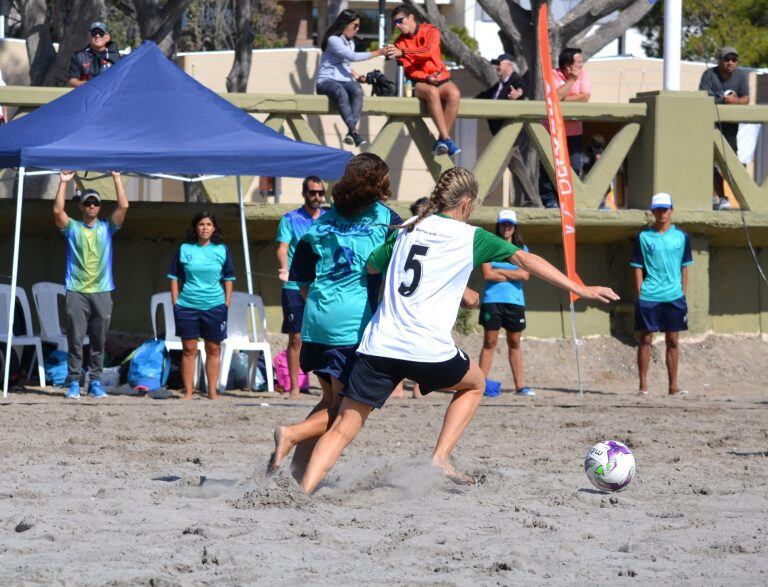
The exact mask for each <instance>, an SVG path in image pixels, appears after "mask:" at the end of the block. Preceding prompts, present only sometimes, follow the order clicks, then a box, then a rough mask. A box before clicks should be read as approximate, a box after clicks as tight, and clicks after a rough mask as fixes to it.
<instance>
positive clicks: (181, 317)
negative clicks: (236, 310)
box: [173, 304, 229, 342]
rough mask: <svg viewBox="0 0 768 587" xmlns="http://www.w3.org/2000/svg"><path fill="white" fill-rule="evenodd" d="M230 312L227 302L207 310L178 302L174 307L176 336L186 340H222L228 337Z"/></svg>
mask: <svg viewBox="0 0 768 587" xmlns="http://www.w3.org/2000/svg"><path fill="white" fill-rule="evenodd" d="M228 314H229V309H228V308H227V304H221V305H220V306H214V307H213V308H209V309H207V310H196V309H194V308H185V307H184V306H179V305H178V304H176V305H175V306H174V307H173V321H174V322H175V323H176V336H178V337H179V338H181V339H186V340H193V339H194V340H197V339H198V338H202V339H203V340H208V341H210V342H221V341H222V340H224V339H225V338H227V316H228Z"/></svg>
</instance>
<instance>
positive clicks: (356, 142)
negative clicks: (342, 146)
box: [351, 132, 368, 147]
mask: <svg viewBox="0 0 768 587" xmlns="http://www.w3.org/2000/svg"><path fill="white" fill-rule="evenodd" d="M351 134H352V141H353V143H354V145H355V147H362V146H363V145H367V144H368V141H366V140H365V139H364V138H363V137H361V136H360V135H359V134H358V133H356V132H353V133H351Z"/></svg>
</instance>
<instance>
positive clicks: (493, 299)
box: [483, 246, 528, 306]
mask: <svg viewBox="0 0 768 587" xmlns="http://www.w3.org/2000/svg"><path fill="white" fill-rule="evenodd" d="M523 250H524V251H525V252H526V253H527V252H528V247H526V246H523ZM491 268H492V269H507V270H508V271H514V270H516V269H520V267H518V266H517V265H515V264H514V263H507V262H505V261H502V262H498V261H494V262H492V263H491ZM483 303H484V304H517V305H518V306H525V294H524V293H523V282H522V281H486V282H485V289H484V290H483Z"/></svg>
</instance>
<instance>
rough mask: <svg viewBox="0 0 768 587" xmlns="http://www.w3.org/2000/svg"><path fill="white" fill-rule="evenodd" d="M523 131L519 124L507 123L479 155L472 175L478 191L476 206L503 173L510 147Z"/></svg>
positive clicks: (510, 153) (510, 150) (510, 154)
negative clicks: (475, 180) (475, 179)
mask: <svg viewBox="0 0 768 587" xmlns="http://www.w3.org/2000/svg"><path fill="white" fill-rule="evenodd" d="M522 129H523V124H522V123H521V122H508V123H506V124H505V125H504V126H503V127H501V130H500V131H499V132H498V133H497V134H496V136H495V137H493V140H491V142H490V143H488V146H487V147H486V148H485V151H483V154H482V155H480V158H479V159H478V160H477V163H476V164H475V169H474V174H475V177H476V178H477V183H478V185H479V188H480V189H479V191H478V194H477V203H478V205H480V204H482V203H483V200H485V198H486V197H487V196H488V194H489V193H490V191H491V190H492V189H493V186H494V185H495V184H496V182H497V181H498V180H499V177H501V174H502V173H504V170H505V169H506V168H507V165H509V160H510V159H511V157H512V147H513V145H514V144H515V141H516V140H517V137H518V135H519V134H520V131H521V130H522Z"/></svg>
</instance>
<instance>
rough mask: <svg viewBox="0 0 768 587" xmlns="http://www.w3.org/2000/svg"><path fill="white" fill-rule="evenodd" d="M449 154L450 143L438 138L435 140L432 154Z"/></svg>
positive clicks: (436, 155) (435, 155) (437, 155)
mask: <svg viewBox="0 0 768 587" xmlns="http://www.w3.org/2000/svg"><path fill="white" fill-rule="evenodd" d="M447 154H448V144H447V143H446V142H445V141H444V140H442V139H437V140H436V141H435V146H434V147H432V155H433V156H434V157H439V156H440V155H447Z"/></svg>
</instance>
